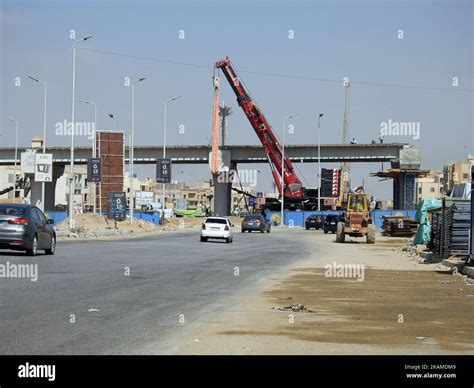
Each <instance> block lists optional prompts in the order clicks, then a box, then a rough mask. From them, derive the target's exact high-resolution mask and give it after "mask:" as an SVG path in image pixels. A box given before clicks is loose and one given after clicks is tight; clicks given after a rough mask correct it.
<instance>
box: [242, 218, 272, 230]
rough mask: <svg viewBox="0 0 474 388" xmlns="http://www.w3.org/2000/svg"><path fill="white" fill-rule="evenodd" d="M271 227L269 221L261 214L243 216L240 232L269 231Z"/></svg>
mask: <svg viewBox="0 0 474 388" xmlns="http://www.w3.org/2000/svg"><path fill="white" fill-rule="evenodd" d="M271 229H272V224H271V222H270V221H269V220H268V219H266V218H265V217H264V216H262V215H251V216H245V218H244V219H243V220H242V233H244V232H249V233H252V231H256V232H260V233H264V232H267V233H270V230H271Z"/></svg>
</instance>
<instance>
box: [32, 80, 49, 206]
mask: <svg viewBox="0 0 474 388" xmlns="http://www.w3.org/2000/svg"><path fill="white" fill-rule="evenodd" d="M28 78H29V79H31V80H33V81H35V82H37V83H39V84H42V85H43V86H44V109H43V154H45V153H46V110H47V101H48V84H47V83H46V82H45V81H41V80H40V79H38V78H35V77H32V76H31V75H29V76H28ZM44 196H45V182H41V205H40V208H41V210H42V211H44V210H45V206H44V201H45V199H44Z"/></svg>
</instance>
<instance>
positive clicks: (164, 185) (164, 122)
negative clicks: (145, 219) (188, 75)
mask: <svg viewBox="0 0 474 388" xmlns="http://www.w3.org/2000/svg"><path fill="white" fill-rule="evenodd" d="M178 98H181V96H176V97H173V98H169V99H168V100H166V101H165V110H164V115H163V159H165V158H166V107H167V105H168V102H172V101H175V100H177V99H178ZM165 188H166V183H164V182H163V183H162V190H161V200H162V201H163V202H162V205H161V207H162V217H163V219H162V223H163V225H164V224H165V209H166V201H165Z"/></svg>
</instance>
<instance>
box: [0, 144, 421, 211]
mask: <svg viewBox="0 0 474 388" xmlns="http://www.w3.org/2000/svg"><path fill="white" fill-rule="evenodd" d="M25 150H26V148H24V147H22V148H18V154H17V155H18V156H17V157H18V160H17V164H18V165H20V155H21V153H22V152H25ZM412 150H416V149H414V148H413V147H411V146H410V145H409V144H405V143H385V144H380V143H376V144H324V145H321V146H320V157H321V163H340V162H348V163H357V162H364V163H367V162H378V163H380V162H387V163H391V165H392V166H393V167H397V166H398V165H399V164H400V160H401V159H402V155H403V154H406V153H410V151H412ZM221 151H222V154H223V155H225V157H223V160H224V162H225V165H226V166H228V167H229V169H236V168H237V165H238V164H245V163H268V159H267V155H266V153H265V151H264V148H263V146H261V145H230V146H225V147H221ZM46 152H47V153H52V154H53V166H54V168H53V181H52V184H47V185H46V199H45V209H46V210H52V209H53V208H54V203H55V188H56V181H57V179H58V178H59V177H60V176H62V175H63V173H64V167H65V166H66V165H69V163H70V148H69V147H48V148H47V149H46ZM210 152H211V145H189V146H167V147H166V156H167V157H168V158H171V160H172V163H173V164H208V163H209V158H210ZM285 153H286V154H287V155H288V157H289V158H290V160H291V161H292V162H293V163H317V162H318V145H317V144H305V145H291V144H289V145H285ZM162 154H163V148H162V147H161V146H135V147H134V163H135V164H155V163H156V161H157V159H160V158H161V157H162ZM74 156H75V159H74V163H75V165H81V164H86V163H87V159H88V158H90V157H92V147H80V146H79V147H75V149H74ZM129 162H130V159H129V152H128V148H126V149H125V163H126V164H128V163H129ZM14 163H15V148H14V147H3V148H0V165H4V166H8V165H14ZM214 178H215V177H214ZM414 184H415V183H414V179H412V177H408V176H407V177H405V176H400V177H396V178H394V182H393V190H394V199H395V204H394V205H395V207H396V208H400V209H403V208H409V207H410V206H411V205H410V206H409V207H407V206H406V203H408V202H406V199H407V198H408V199H409V197H410V195H409V194H405V191H406V192H407V193H410V192H411V191H413V190H414ZM35 186H37V185H35ZM231 186H232V182H230V183H229V182H226V183H221V182H219V181H217V180H216V179H214V189H215V198H219V206H218V208H219V209H220V211H219V214H221V215H224V214H225V213H228V212H229V211H230V206H231ZM412 186H413V187H412ZM407 188H408V189H410V188H412V189H413V190H408V189H407ZM35 192H37V190H34V189H33V190H32V202H33V197H35V198H36V194H35ZM400 192H401V194H399V193H400ZM410 203H411V202H410ZM224 209H225V210H224ZM215 210H216V209H215Z"/></svg>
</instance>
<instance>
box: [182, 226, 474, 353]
mask: <svg viewBox="0 0 474 388" xmlns="http://www.w3.org/2000/svg"><path fill="white" fill-rule="evenodd" d="M278 232H280V233H290V231H278ZM302 233H304V232H297V233H296V234H295V238H296V237H297V238H302V239H303V240H304V241H305V243H307V244H310V245H312V246H314V251H313V252H314V253H313V254H311V256H310V257H306V258H302V259H301V260H300V261H299V262H298V263H297V264H295V265H291V266H288V267H286V268H284V269H282V270H281V271H279V272H278V273H275V274H273V275H272V276H270V277H268V278H266V279H263V280H262V281H260V282H259V283H258V284H257V285H256V286H255V287H254V288H253V289H251V290H247V291H246V292H245V293H242V294H240V295H236V296H235V298H233V300H229V303H228V305H229V308H228V309H227V310H226V311H222V313H221V314H219V315H218V316H214V317H212V319H208V320H206V323H203V324H202V325H200V326H199V327H198V328H197V329H196V330H195V331H194V332H193V333H192V334H191V335H190V336H187V337H185V338H183V341H182V346H181V347H179V348H178V349H177V352H176V353H177V354H272V355H273V354H284V355H286V354H403V355H404V354H473V353H474V345H473V343H474V334H473V333H474V286H473V285H470V284H468V281H467V279H466V278H465V277H463V276H460V275H453V274H452V273H451V272H449V271H448V269H447V268H446V267H444V266H443V265H441V264H422V263H420V262H419V258H418V257H417V256H413V255H411V254H410V253H407V252H402V250H401V247H402V246H404V245H406V243H407V242H408V240H407V239H399V238H389V237H381V236H377V243H376V244H375V245H367V244H364V243H363V242H360V243H358V242H356V241H362V240H359V239H354V240H353V241H352V242H348V243H345V244H336V243H335V242H334V235H323V234H321V233H320V232H319V233H317V235H315V234H314V233H313V234H311V233H306V234H305V235H304V236H302ZM334 261H335V262H336V263H337V264H363V265H364V269H365V270H364V273H363V274H364V278H363V281H359V280H357V279H355V278H347V277H346V278H340V277H326V276H325V272H326V269H325V268H324V266H325V265H327V264H332V263H333V262H334ZM292 304H302V305H304V306H305V308H306V309H308V310H311V312H293V311H279V310H276V309H275V308H278V307H287V306H290V305H292Z"/></svg>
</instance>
